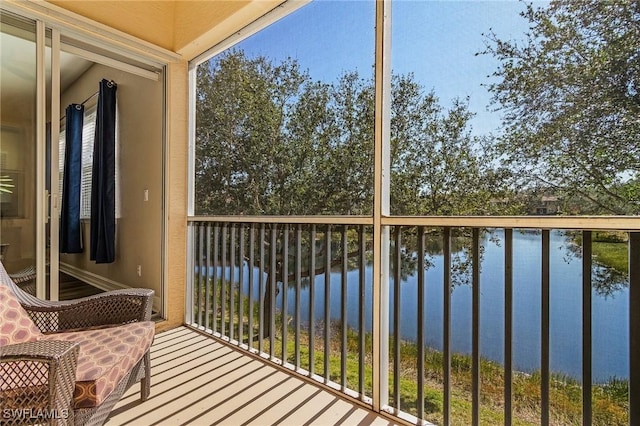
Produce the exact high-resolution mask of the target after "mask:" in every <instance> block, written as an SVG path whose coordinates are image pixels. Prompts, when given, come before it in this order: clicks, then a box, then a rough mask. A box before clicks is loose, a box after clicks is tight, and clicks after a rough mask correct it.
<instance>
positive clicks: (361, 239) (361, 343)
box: [358, 225, 367, 399]
mask: <svg viewBox="0 0 640 426" xmlns="http://www.w3.org/2000/svg"><path fill="white" fill-rule="evenodd" d="M358 246H359V247H360V250H359V256H358V266H359V269H360V270H359V280H358V285H359V292H358V293H359V301H358V331H359V337H360V339H359V340H358V369H359V370H358V392H359V393H360V399H363V398H364V371H365V369H364V367H365V365H364V361H365V348H366V342H367V341H366V332H365V327H366V318H365V312H366V311H365V303H366V297H365V296H366V295H365V291H366V272H367V270H366V264H367V263H366V249H367V242H366V238H365V228H364V226H362V225H361V226H360V227H359V228H358Z"/></svg>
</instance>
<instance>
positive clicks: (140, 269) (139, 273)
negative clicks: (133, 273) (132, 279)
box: [136, 265, 142, 277]
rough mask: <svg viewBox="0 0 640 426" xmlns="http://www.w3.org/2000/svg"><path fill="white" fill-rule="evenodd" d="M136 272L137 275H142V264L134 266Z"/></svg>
mask: <svg viewBox="0 0 640 426" xmlns="http://www.w3.org/2000/svg"><path fill="white" fill-rule="evenodd" d="M136 270H137V272H138V276H139V277H141V276H142V265H138V267H137V268H136Z"/></svg>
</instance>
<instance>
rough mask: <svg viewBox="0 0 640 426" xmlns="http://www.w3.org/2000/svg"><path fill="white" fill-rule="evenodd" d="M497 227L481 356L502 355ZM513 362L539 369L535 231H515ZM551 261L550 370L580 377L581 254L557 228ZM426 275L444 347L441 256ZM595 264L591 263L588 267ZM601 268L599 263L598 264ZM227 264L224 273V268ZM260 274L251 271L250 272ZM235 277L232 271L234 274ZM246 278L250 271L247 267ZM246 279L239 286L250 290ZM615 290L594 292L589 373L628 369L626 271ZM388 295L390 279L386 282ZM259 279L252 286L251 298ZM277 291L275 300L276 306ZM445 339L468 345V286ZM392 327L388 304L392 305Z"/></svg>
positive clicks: (410, 280) (407, 284) (413, 311)
mask: <svg viewBox="0 0 640 426" xmlns="http://www.w3.org/2000/svg"><path fill="white" fill-rule="evenodd" d="M502 236H503V234H502V231H496V232H495V233H494V234H493V238H492V239H491V240H489V239H487V238H485V240H484V241H483V246H484V249H485V251H484V254H483V258H482V266H481V274H480V291H481V299H480V334H481V338H480V350H481V354H482V356H483V357H486V358H488V359H492V360H495V361H498V362H502V361H503V348H504V343H503V336H504V248H503V247H504V245H503V244H502ZM513 238H514V240H513V253H514V268H513V361H514V368H515V369H516V370H519V371H525V372H531V371H535V370H537V369H539V368H540V334H541V326H540V322H541V311H540V305H541V272H540V268H541V257H542V255H541V252H542V248H541V247H542V243H541V236H540V235H539V234H534V233H519V232H514V234H513ZM550 243H551V244H550V246H551V262H550V275H551V281H550V357H551V360H550V362H551V370H552V371H553V372H557V373H564V374H567V375H569V376H572V377H574V378H576V379H578V380H580V376H581V369H582V264H581V258H580V257H579V255H571V254H570V252H569V251H568V244H570V243H569V242H568V240H567V238H566V237H565V236H564V235H563V233H561V232H559V231H554V232H552V233H551V239H550ZM430 260H431V262H432V264H433V266H431V267H430V268H429V269H428V270H426V271H424V272H423V273H424V274H425V280H426V281H425V282H426V288H425V299H424V302H425V322H424V326H425V345H427V346H429V347H431V348H435V349H437V350H441V349H442V328H443V321H442V319H443V302H442V301H443V256H441V255H440V256H438V255H436V256H432V257H431V259H430ZM598 269H599V267H594V273H595V272H598ZM600 269H601V268H600ZM228 272H229V271H227V275H228ZM257 275H258V274H257V273H256V276H257ZM371 275H372V270H371V268H370V267H367V269H366V283H367V285H366V290H365V300H366V318H367V321H366V330H367V331H371V322H372V320H371V318H372V311H371V306H372V292H371V282H372V280H371ZM235 277H236V279H237V277H238V275H237V271H236V274H235ZM245 277H248V273H247V271H246V270H245ZM358 279H359V276H358V271H350V272H349V273H348V275H347V305H348V310H347V311H348V312H347V321H348V324H349V326H351V327H353V328H357V327H358V292H359V287H358ZM246 280H247V278H245V283H244V288H245V292H247V291H248V282H247V281H246ZM620 280H621V281H620V282H618V283H616V284H617V290H616V291H614V292H613V293H611V294H609V295H607V296H603V295H601V294H600V293H599V292H597V291H595V290H594V291H593V292H592V298H593V299H592V315H593V316H592V326H593V337H592V342H593V353H592V358H593V364H592V368H593V379H594V382H602V381H606V380H607V379H609V378H611V377H618V378H626V377H628V372H629V363H628V357H629V354H628V350H629V349H628V348H629V346H628V336H629V314H628V312H629V300H628V284H627V283H626V282H625V279H624V278H621V279H620ZM314 287H315V320H316V321H318V320H323V316H324V276H323V275H320V276H317V277H316V279H315V286H314ZM390 287H391V299H390V300H391V301H392V300H393V287H394V285H393V279H392V280H391V283H390ZM257 288H258V286H257V278H256V284H255V285H254V289H255V295H256V298H257ZM309 291H310V290H309V286H308V285H306V286H303V288H302V289H301V293H300V297H301V301H302V303H301V317H302V320H303V322H305V323H308V315H309V314H308V312H309V309H308V305H309ZM400 294H401V306H400V318H401V326H400V330H401V331H400V333H401V338H402V339H405V340H410V341H416V338H417V334H416V328H417V302H416V301H417V297H418V296H417V294H418V293H417V272H416V271H414V273H413V274H412V275H409V276H408V277H407V278H406V279H405V280H403V281H402V282H401V290H400ZM340 298H341V275H340V273H339V272H334V273H332V274H331V296H330V299H331V301H330V305H331V311H330V312H331V314H330V315H331V319H332V320H339V319H340V316H341V312H340V303H341V301H340ZM281 299H282V291H281V292H280V294H279V295H278V300H279V301H278V307H279V308H281V306H282V301H281ZM287 300H288V305H289V308H288V315H289V316H292V315H294V306H295V305H294V304H295V288H293V287H291V286H290V287H289V289H288V290H287ZM451 311H452V315H451V338H452V342H451V344H452V349H453V351H454V352H461V353H470V352H471V314H472V303H471V287H470V286H467V285H460V286H456V287H455V288H454V290H453V291H452V293H451ZM389 322H390V326H391V327H393V304H392V306H391V309H390V321H389Z"/></svg>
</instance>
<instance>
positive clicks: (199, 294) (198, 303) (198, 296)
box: [196, 224, 204, 328]
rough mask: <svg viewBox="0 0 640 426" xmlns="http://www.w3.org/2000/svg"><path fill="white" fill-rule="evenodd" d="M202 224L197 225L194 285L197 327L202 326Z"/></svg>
mask: <svg viewBox="0 0 640 426" xmlns="http://www.w3.org/2000/svg"><path fill="white" fill-rule="evenodd" d="M203 227H204V225H203V224H200V225H198V281H197V285H196V306H197V307H198V317H197V318H198V328H201V327H202V305H203V303H202V282H203V281H204V279H203V274H202V260H203V259H204V232H203Z"/></svg>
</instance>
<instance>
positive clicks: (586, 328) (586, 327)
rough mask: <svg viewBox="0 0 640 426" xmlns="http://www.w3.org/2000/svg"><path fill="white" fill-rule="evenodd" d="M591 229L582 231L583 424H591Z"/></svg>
mask: <svg viewBox="0 0 640 426" xmlns="http://www.w3.org/2000/svg"><path fill="white" fill-rule="evenodd" d="M591 255H592V244H591V231H582V424H583V425H585V426H587V425H591V422H592V417H591V382H592V381H593V377H592V374H591V267H592V264H591V263H592V262H591Z"/></svg>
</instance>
